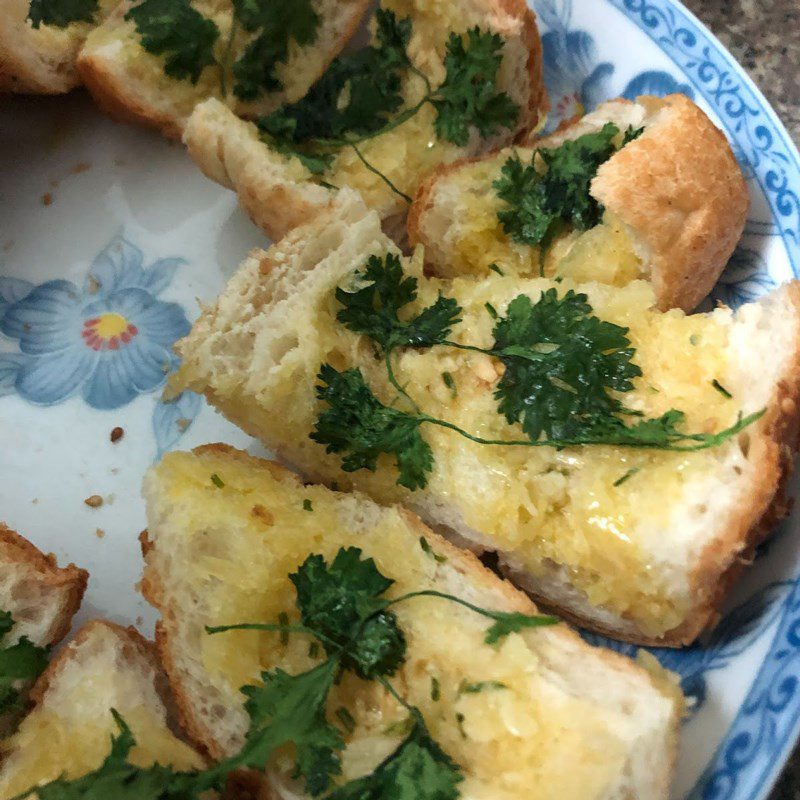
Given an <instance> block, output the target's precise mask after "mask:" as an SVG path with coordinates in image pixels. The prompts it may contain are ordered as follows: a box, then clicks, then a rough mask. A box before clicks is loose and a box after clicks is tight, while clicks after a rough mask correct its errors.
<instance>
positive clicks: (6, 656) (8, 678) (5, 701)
mask: <svg viewBox="0 0 800 800" xmlns="http://www.w3.org/2000/svg"><path fill="white" fill-rule="evenodd" d="M87 578H88V573H87V572H85V571H84V570H82V569H78V568H77V567H76V566H74V565H73V564H70V565H69V566H67V567H59V566H58V565H57V564H56V560H55V558H54V557H53V556H52V555H45V554H44V553H42V552H40V551H39V550H38V549H37V548H36V547H34V545H32V544H31V543H30V542H29V541H28V540H27V539H25V538H23V537H22V536H20V535H19V534H18V533H16V532H15V531H12V530H10V529H9V528H8V527H6V526H5V525H4V524H3V523H0V623H1V624H0V650H2V651H3V659H2V663H0V679H1V680H2V689H0V735H2V734H3V732H4V731H6V730H8V729H9V728H10V727H12V726H13V724H14V722H15V721H16V720H17V719H18V717H19V715H20V713H21V712H22V711H23V710H24V708H25V705H26V697H27V691H28V689H29V688H30V686H31V684H32V683H33V681H34V680H35V679H36V678H37V677H38V676H39V674H40V673H41V671H42V670H43V669H44V668H45V667H46V666H47V649H48V648H49V647H51V646H52V645H55V644H57V643H58V642H60V641H61V640H62V639H63V638H64V636H66V635H67V633H68V631H69V629H70V625H71V624H72V618H73V616H74V615H75V613H76V612H77V610H78V607H79V606H80V604H81V599H82V598H83V593H84V590H85V589H86V581H87Z"/></svg>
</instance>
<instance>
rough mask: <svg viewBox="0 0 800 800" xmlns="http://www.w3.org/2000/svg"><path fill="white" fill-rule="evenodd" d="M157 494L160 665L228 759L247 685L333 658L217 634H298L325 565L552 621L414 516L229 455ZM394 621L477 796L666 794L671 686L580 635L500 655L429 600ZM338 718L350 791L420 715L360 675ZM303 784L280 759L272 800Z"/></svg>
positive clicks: (188, 459)
mask: <svg viewBox="0 0 800 800" xmlns="http://www.w3.org/2000/svg"><path fill="white" fill-rule="evenodd" d="M212 475H214V476H216V478H217V480H216V481H213V480H212V479H211V476H212ZM144 495H145V498H146V501H147V514H148V528H147V531H146V533H145V534H143V545H144V546H143V551H144V554H145V571H144V580H143V591H144V593H145V595H146V597H147V598H148V599H149V600H150V602H151V603H153V604H154V605H155V606H156V608H157V609H158V610H159V611H160V612H161V620H160V622H159V623H158V634H157V641H158V646H159V649H160V652H161V657H162V661H163V663H164V665H165V668H166V671H167V674H168V675H169V678H170V682H171V684H172V687H173V691H174V692H175V695H176V697H177V700H178V705H179V708H180V712H181V716H182V721H183V723H184V725H185V727H186V729H187V730H188V731H190V733H191V735H192V736H193V737H194V738H195V740H196V741H197V742H198V744H200V745H202V746H203V747H204V748H205V749H207V750H208V751H209V752H210V753H211V754H212V755H213V756H216V757H218V756H222V755H224V754H228V753H231V752H237V751H238V748H239V747H241V745H242V742H243V739H244V734H245V732H246V731H247V720H248V718H247V714H246V712H245V709H244V707H243V702H244V698H243V696H242V694H241V693H240V691H239V689H240V687H241V686H242V685H245V684H254V683H255V684H258V683H259V682H260V680H261V678H260V674H261V672H263V671H264V670H267V669H273V668H281V669H284V670H286V671H287V672H288V673H290V674H296V673H298V672H301V671H304V670H307V669H310V668H311V667H312V666H313V665H314V663H315V661H316V662H319V661H321V660H322V659H323V658H324V655H320V654H319V653H314V652H313V651H312V652H309V638H308V636H307V635H305V634H299V635H295V634H293V635H292V636H291V637H290V638H289V640H288V641H285V642H282V641H281V638H280V635H279V634H276V633H265V632H257V631H230V632H227V633H222V634H216V635H213V636H212V635H210V634H208V633H207V632H206V630H205V626H206V625H225V624H231V623H236V622H241V621H249V622H257V621H265V622H267V621H270V622H272V621H274V620H275V619H277V617H278V615H279V614H281V613H283V612H286V613H287V615H288V617H289V620H290V621H292V620H294V619H295V618H296V617H297V611H296V609H295V591H294V587H293V586H292V584H291V583H290V581H289V577H288V575H289V573H291V572H294V571H295V570H296V569H297V568H298V567H299V566H300V565H301V564H302V563H303V561H304V560H305V559H306V558H307V557H308V556H309V555H310V554H312V553H313V554H320V555H322V556H323V557H325V558H326V559H327V560H328V562H329V563H330V561H331V559H332V558H333V557H334V556H335V554H336V552H337V551H338V550H339V548H342V547H358V548H360V549H361V551H362V557H363V558H372V559H374V560H375V562H376V564H377V568H378V569H379V570H380V571H381V572H382V573H383V574H384V575H385V576H386V577H388V578H391V579H393V580H394V581H395V583H394V584H393V585H392V586H391V587H390V589H389V590H388V596H394V597H397V596H399V595H400V594H401V593H403V592H406V591H409V590H416V589H422V588H431V589H436V590H439V591H443V592H447V593H451V594H454V595H457V596H458V597H461V598H463V599H466V600H468V601H469V602H471V603H473V604H476V605H479V606H481V607H483V608H490V609H493V610H503V611H515V612H521V613H525V614H534V613H536V609H535V607H534V606H533V604H532V603H531V602H530V600H529V599H528V598H527V597H526V596H525V595H524V594H522V593H520V592H518V591H516V590H515V589H513V588H512V587H511V585H510V584H508V583H507V582H505V581H503V580H500V579H499V578H498V577H497V576H495V575H494V574H493V573H492V572H490V571H489V570H487V569H485V568H484V567H483V566H482V565H481V564H480V562H479V561H478V560H477V559H476V558H475V557H474V556H473V555H472V554H471V553H469V552H466V551H463V550H460V549H458V548H456V547H454V546H452V545H451V544H449V543H448V542H446V541H445V540H443V539H441V538H440V537H439V536H437V535H436V534H435V533H433V532H432V531H430V530H429V529H427V528H426V527H425V526H424V525H423V524H422V523H421V522H420V521H419V520H418V519H417V518H416V517H415V516H414V515H413V514H410V513H409V512H407V511H406V510H404V509H402V508H400V507H397V506H391V507H380V506H378V505H376V504H375V503H373V502H372V501H370V500H369V499H368V498H366V497H364V496H363V495H360V494H358V493H355V494H340V493H336V492H332V491H330V490H328V489H326V488H324V487H321V486H310V485H304V484H303V483H302V482H301V481H300V479H299V478H298V477H297V476H296V475H294V474H293V473H291V472H289V471H288V470H286V469H284V468H283V467H281V466H279V465H277V464H275V463H273V462H269V461H263V460H260V459H257V458H254V457H252V456H249V455H248V454H246V453H244V452H241V451H237V450H234V449H232V448H230V447H228V446H226V445H207V446H204V447H200V448H198V449H197V450H195V451H193V452H191V453H186V452H183V453H181V452H175V453H169V454H168V455H166V456H165V457H164V459H163V460H162V461H161V463H159V464H158V465H156V466H155V467H153V468H152V469H151V470H150V472H149V473H148V475H147V477H146V478H145V484H144ZM421 537H424V544H425V547H423V540H422V539H421ZM392 610H393V612H395V613H396V614H397V618H398V623H399V626H400V628H401V629H402V631H403V633H404V635H405V637H406V641H407V651H406V661H405V663H404V664H402V665H401V666H400V668H399V670H398V672H397V673H396V674H394V675H393V676H392V678H391V682H392V684H393V685H394V686H396V687H398V690H399V691H400V692H401V693H402V694H403V695H404V696H405V697H406V698H407V700H408V701H409V702H412V703H414V704H415V705H417V706H418V707H419V708H420V711H421V712H422V714H423V716H424V718H425V722H426V724H427V726H428V728H429V730H430V733H431V735H432V736H433V737H434V739H435V740H436V741H437V742H438V743H439V744H440V746H441V747H442V748H443V749H444V750H445V752H447V753H448V754H449V755H450V757H451V758H453V759H454V760H455V761H456V762H457V763H458V764H459V765H460V766H461V769H462V772H463V776H464V780H463V781H462V782H461V783H460V784H459V787H458V788H459V791H460V795H461V796H462V797H465V798H467V797H469V798H472V799H473V800H490V799H491V800H512V798H519V797H525V798H526V800H540V798H553V800H555V798H563V797H569V798H570V800H590V799H594V798H597V800H611V798H622V797H636V798H638V800H651V798H666V797H667V792H668V786H669V782H670V774H671V770H672V765H673V759H674V753H675V750H674V748H675V738H676V726H677V721H678V717H679V713H680V709H681V698H680V693H679V692H678V691H677V689H676V686H675V684H674V683H672V681H671V679H670V678H669V676H668V675H667V674H666V673H663V672H659V671H658V669H656V671H655V672H653V673H649V672H647V671H645V670H644V669H642V668H640V667H638V666H636V665H635V664H634V663H633V662H631V661H629V660H627V659H625V658H623V657H620V656H619V655H618V654H616V653H613V652H610V651H606V650H603V649H597V648H593V647H590V646H588V645H587V644H586V643H585V642H583V641H582V640H581V639H580V637H578V636H577V635H576V634H575V633H574V632H573V631H571V630H570V629H569V628H567V627H566V626H564V625H557V626H551V627H544V628H537V629H528V630H526V631H524V632H521V633H512V634H511V635H509V636H508V637H506V638H504V639H503V640H502V642H501V643H500V644H498V645H497V646H492V645H488V644H486V643H485V642H484V636H485V632H486V629H487V620H485V619H484V618H482V617H480V616H478V615H477V614H475V613H474V612H472V611H470V610H468V609H465V608H463V607H461V606H457V605H455V604H454V603H452V602H449V601H446V600H442V599H439V598H416V599H415V600H413V601H408V602H406V603H400V604H397V605H395V606H393V607H392ZM434 680H435V681H436V682H437V683H436V684H435V685H437V686H438V691H437V692H435V693H432V690H431V686H432V685H434V683H433V681H434ZM480 682H483V683H480ZM487 682H490V683H487ZM466 684H472V685H481V686H483V687H484V688H486V690H485V691H483V690H480V691H479V690H478V689H472V690H464V686H465V685H466ZM487 687H492V688H487ZM328 707H329V709H330V710H331V712H332V711H333V710H334V709H336V708H337V707H341V708H345V709H346V710H347V711H348V713H349V714H350V715H351V716H352V725H350V726H348V728H349V730H344V731H343V734H344V737H345V741H346V745H347V746H346V749H345V750H344V751H343V755H342V768H343V774H342V776H341V777H339V778H337V779H336V781H337V782H339V781H342V780H347V779H351V778H352V777H354V776H355V775H360V774H364V773H368V772H370V771H371V770H372V769H374V768H375V766H376V765H377V764H378V762H380V761H381V760H382V758H384V757H385V756H386V754H387V753H388V752H390V751H391V749H393V747H395V746H396V745H397V744H398V743H399V742H400V741H401V740H402V738H403V736H404V734H403V733H402V732H400V731H398V725H396V724H395V723H398V722H400V723H402V721H403V720H404V719H405V718H406V714H407V712H406V710H405V709H404V708H403V707H402V706H400V705H399V703H398V702H397V701H395V700H394V699H393V698H392V697H391V696H390V695H389V694H388V693H387V692H386V690H385V689H383V688H382V687H381V686H380V684H378V683H376V682H374V681H364V680H361V679H357V678H356V677H355V676H354V675H353V674H352V673H345V674H344V676H343V678H342V680H341V681H340V682H339V683H337V685H335V686H334V687H333V688H332V690H331V696H330V697H329V700H328ZM457 715H459V716H458V717H457ZM457 719H460V720H461V730H459V724H458V722H457ZM292 770H293V767H292V764H291V760H289V761H288V762H287V760H285V759H281V758H280V757H278V758H276V759H274V760H273V761H272V762H271V765H270V768H269V770H268V774H267V783H268V785H269V796H270V797H275V798H282V799H285V800H289V798H305V797H308V795H307V794H305V793H304V791H303V788H302V784H301V783H298V781H296V780H293V779H292V777H291V773H292Z"/></svg>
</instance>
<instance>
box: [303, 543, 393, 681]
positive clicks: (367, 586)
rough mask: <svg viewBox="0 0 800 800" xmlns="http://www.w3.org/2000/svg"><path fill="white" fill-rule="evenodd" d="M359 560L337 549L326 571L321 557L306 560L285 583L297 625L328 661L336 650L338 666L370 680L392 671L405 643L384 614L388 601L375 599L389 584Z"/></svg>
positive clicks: (356, 553)
mask: <svg viewBox="0 0 800 800" xmlns="http://www.w3.org/2000/svg"><path fill="white" fill-rule="evenodd" d="M361 554H362V553H361V550H360V549H359V548H357V547H348V548H347V549H344V548H341V549H340V550H339V551H338V553H337V554H336V557H335V558H334V560H333V562H332V563H331V564H330V565H328V564H327V563H326V561H325V559H324V558H323V557H322V556H321V555H310V556H309V557H308V558H307V559H306V560H305V561H304V562H303V564H302V565H301V566H300V568H299V569H298V570H297V572H295V573H293V574H291V575H290V576H289V579H290V580H291V581H292V583H293V584H294V586H295V589H296V590H297V607H298V608H299V609H300V616H301V619H302V621H303V624H304V625H305V626H306V627H308V628H310V629H311V630H312V631H315V632H317V633H320V634H321V635H322V636H321V641H322V644H323V646H324V647H325V650H326V652H327V653H328V654H329V655H332V654H334V653H337V652H339V651H340V650H341V660H342V665H343V666H344V667H345V668H347V669H352V670H353V671H354V672H355V673H356V674H357V675H359V676H360V677H362V678H365V679H370V678H374V677H377V676H380V675H393V674H394V673H395V672H396V671H397V668H398V667H399V666H400V665H401V664H402V663H403V661H404V659H405V649H406V642H405V637H404V636H403V633H402V631H401V630H400V628H399V627H398V626H397V618H396V617H395V615H394V614H392V613H391V612H390V611H385V610H384V609H385V608H386V606H387V605H388V601H387V600H386V599H385V598H382V597H380V595H382V594H383V593H384V592H385V591H386V590H387V589H388V588H389V587H390V586H391V585H392V584H393V583H394V581H392V580H390V579H389V578H386V577H385V576H384V575H382V574H381V573H380V572H379V571H378V568H377V567H376V566H375V562H374V561H373V560H372V559H371V558H366V559H362V558H361ZM342 648H343V650H342Z"/></svg>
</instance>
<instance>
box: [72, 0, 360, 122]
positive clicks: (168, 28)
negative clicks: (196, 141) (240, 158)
mask: <svg viewBox="0 0 800 800" xmlns="http://www.w3.org/2000/svg"><path fill="white" fill-rule="evenodd" d="M235 5H236V4H235V3H232V2H230V0H225V1H224V2H219V0H189V2H187V0H144V1H143V2H139V1H138V0H123V2H121V3H120V4H119V5H118V6H117V7H116V9H115V10H114V12H113V14H111V15H110V16H109V17H108V19H107V20H106V21H105V22H104V23H103V24H102V25H100V26H99V27H98V28H97V29H96V30H94V31H92V33H91V34H90V36H89V37H88V39H87V40H86V43H85V45H84V46H83V48H82V50H81V52H80V55H79V57H78V70H79V72H80V74H81V77H82V78H83V81H84V83H85V84H86V86H87V88H88V89H89V91H90V92H91V93H92V96H93V97H94V99H95V100H96V101H97V103H98V105H99V106H100V107H101V108H102V109H103V110H104V111H106V112H107V113H109V114H110V115H111V116H112V117H114V118H115V119H118V120H120V121H122V122H135V123H142V124H145V125H148V126H151V127H155V128H158V129H159V130H160V131H161V132H162V133H164V134H165V135H166V136H169V137H171V138H180V137H181V135H182V133H183V129H184V126H185V124H186V120H187V119H188V118H189V115H190V114H191V112H192V109H193V108H194V106H195V105H196V104H197V103H199V102H201V101H202V100H205V99H207V98H209V97H216V98H219V99H220V100H221V102H223V103H224V104H225V105H226V106H228V107H231V108H232V109H233V111H234V112H235V113H236V114H241V115H243V116H248V117H252V116H257V115H258V114H263V113H266V112H268V111H271V110H272V109H274V108H275V107H276V106H278V105H280V104H281V103H284V102H292V101H294V100H297V99H299V98H300V97H302V96H303V95H304V94H305V93H306V91H308V88H309V87H310V86H311V84H312V83H314V81H315V80H316V79H317V78H318V77H319V76H320V74H321V73H322V72H323V71H324V70H325V68H326V67H327V65H328V63H329V62H330V61H331V59H333V58H334V57H335V56H336V55H337V53H338V52H339V51H340V50H341V48H342V47H344V45H345V44H346V43H347V41H348V39H349V38H350V36H351V35H352V34H353V32H354V31H355V29H356V28H357V27H358V25H359V23H360V21H361V18H362V16H363V15H364V13H365V11H366V9H367V6H368V5H369V0H295V2H294V3H291V4H290V3H287V2H285V1H284V2H260V3H256V4H252V5H253V6H254V7H255V8H256V9H257V10H256V11H253V10H249V6H247V7H246V5H245V4H242V10H241V11H240V12H239V13H240V14H242V13H245V12H247V13H249V14H252V15H253V19H252V21H251V20H250V19H249V18H248V19H242V18H241V17H235V16H234V12H233V9H234V7H235ZM164 19H166V22H164V21H163V20H164ZM150 40H153V42H151V41H150ZM155 40H159V41H161V40H163V41H164V43H165V46H166V50H165V52H164V51H162V52H159V51H160V47H158V46H156V44H155ZM187 40H188V41H187ZM270 65H271V66H270ZM223 71H224V73H225V74H224V76H223Z"/></svg>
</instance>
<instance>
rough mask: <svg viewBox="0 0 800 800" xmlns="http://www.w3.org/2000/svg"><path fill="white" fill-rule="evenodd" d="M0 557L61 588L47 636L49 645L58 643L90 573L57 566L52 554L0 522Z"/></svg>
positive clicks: (46, 585) (48, 583)
mask: <svg viewBox="0 0 800 800" xmlns="http://www.w3.org/2000/svg"><path fill="white" fill-rule="evenodd" d="M0 559H2V560H4V561H6V562H11V563H14V564H24V565H26V566H27V567H28V568H30V569H32V570H34V571H35V572H36V578H37V581H38V582H39V583H40V584H41V585H42V586H44V587H47V588H52V589H62V590H64V592H65V594H64V597H63V598H62V602H61V610H60V613H59V615H58V619H57V621H56V627H55V628H54V629H52V630H51V633H50V637H49V638H50V643H51V644H57V643H58V642H60V641H61V640H62V639H63V638H64V637H65V636H66V635H67V633H68V632H69V629H70V626H71V625H72V618H73V616H75V613H76V612H77V611H78V609H79V608H80V605H81V601H82V600H83V594H84V592H85V591H86V584H87V582H88V580H89V573H88V572H87V571H86V570H85V569H80V568H79V567H76V566H75V565H74V564H69V565H67V566H66V567H59V566H58V564H57V563H56V557H55V556H54V555H52V554H48V555H45V554H44V553H42V551H41V550H39V549H38V548H37V547H36V546H35V545H33V544H31V543H30V542H29V541H28V540H27V539H25V538H24V537H23V536H20V535H19V534H18V533H17V532H16V531H12V530H11V529H10V528H9V527H7V526H6V525H5V524H3V523H2V522H0Z"/></svg>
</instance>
